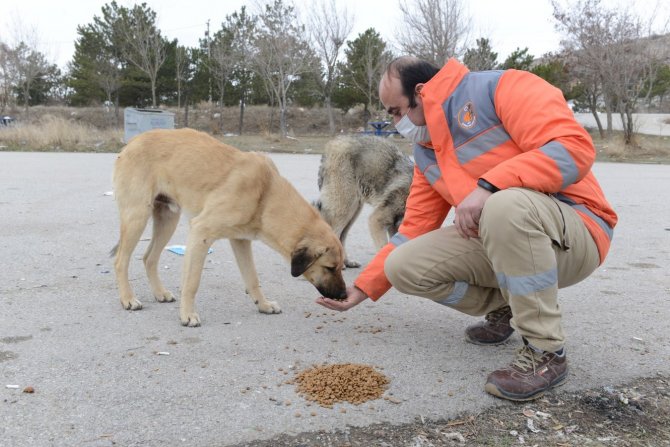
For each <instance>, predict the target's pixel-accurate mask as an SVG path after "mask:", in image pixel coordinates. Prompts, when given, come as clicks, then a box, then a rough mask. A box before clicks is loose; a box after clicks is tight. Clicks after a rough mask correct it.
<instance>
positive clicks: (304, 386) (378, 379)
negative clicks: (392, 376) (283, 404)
mask: <svg viewBox="0 0 670 447" xmlns="http://www.w3.org/2000/svg"><path fill="white" fill-rule="evenodd" d="M293 382H294V383H295V384H296V388H297V391H298V393H300V394H302V395H303V396H304V397H305V399H307V400H309V401H312V402H316V403H318V404H319V405H321V406H323V407H327V408H332V407H333V404H334V403H336V402H350V403H352V404H355V405H359V404H361V403H363V402H367V401H369V400H374V399H378V398H380V397H381V396H382V394H384V391H385V390H386V388H387V386H388V384H389V380H388V379H387V378H386V376H384V375H383V374H381V373H379V372H377V371H375V369H374V368H372V367H371V366H368V365H360V364H355V363H341V364H335V365H318V366H313V367H312V368H309V369H307V370H304V371H302V372H300V373H299V374H298V375H297V376H296V377H295V379H294V380H293Z"/></svg>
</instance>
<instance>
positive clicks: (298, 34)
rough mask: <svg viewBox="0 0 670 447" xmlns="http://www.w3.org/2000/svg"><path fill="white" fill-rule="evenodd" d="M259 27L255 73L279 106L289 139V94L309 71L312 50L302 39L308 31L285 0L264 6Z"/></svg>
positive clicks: (284, 134)
mask: <svg viewBox="0 0 670 447" xmlns="http://www.w3.org/2000/svg"><path fill="white" fill-rule="evenodd" d="M259 25H260V29H259V33H258V35H257V38H256V48H257V49H258V55H257V57H256V58H255V64H256V70H257V72H258V74H259V75H260V76H261V77H262V78H263V80H264V82H265V86H266V88H267V89H268V91H269V92H270V93H271V94H272V97H273V98H274V99H276V100H277V102H278V104H279V127H280V131H281V134H282V136H284V137H286V136H287V135H288V124H287V120H286V116H287V109H288V102H289V99H290V90H291V87H292V85H293V84H294V82H295V81H297V80H298V79H299V77H300V75H301V74H303V73H305V72H307V71H308V70H309V69H310V67H309V61H310V60H312V59H311V58H310V47H309V45H308V44H307V42H306V41H305V39H304V38H303V35H304V34H305V27H304V26H303V25H302V24H300V23H299V21H298V18H297V17H296V14H295V9H294V7H293V6H290V5H284V3H282V0H274V3H273V4H272V5H266V6H265V9H264V11H263V12H262V13H261V14H260V15H259Z"/></svg>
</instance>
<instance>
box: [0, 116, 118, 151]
mask: <svg viewBox="0 0 670 447" xmlns="http://www.w3.org/2000/svg"><path fill="white" fill-rule="evenodd" d="M122 139H123V132H122V131H120V130H116V129H106V130H101V129H98V128H95V127H93V126H92V125H90V124H87V123H81V122H75V121H70V120H67V119H65V118H63V117H61V116H55V115H49V114H45V115H43V116H41V117H40V119H39V120H38V121H37V122H34V123H28V124H19V125H12V126H9V127H6V128H2V129H0V149H2V150H14V151H51V152H58V151H67V152H110V151H116V150H118V148H119V147H120V146H121V145H122V144H123V141H122Z"/></svg>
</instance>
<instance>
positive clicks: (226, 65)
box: [206, 24, 234, 132]
mask: <svg viewBox="0 0 670 447" xmlns="http://www.w3.org/2000/svg"><path fill="white" fill-rule="evenodd" d="M233 38H234V34H233V31H232V30H231V29H230V28H229V27H227V26H226V25H225V24H224V25H223V28H222V29H221V30H220V31H218V32H217V33H216V34H215V35H214V39H213V41H212V44H211V46H210V52H209V57H208V58H207V62H206V64H207V65H208V67H209V72H210V73H211V74H212V76H213V77H214V79H215V81H216V86H217V90H218V92H219V100H218V104H219V131H221V132H223V111H224V97H225V90H226V84H227V83H228V81H229V80H230V75H231V73H232V72H233V68H234V65H233V46H232V41H233Z"/></svg>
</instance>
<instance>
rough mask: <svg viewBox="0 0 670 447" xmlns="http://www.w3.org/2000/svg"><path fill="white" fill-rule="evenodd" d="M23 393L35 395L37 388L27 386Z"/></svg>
mask: <svg viewBox="0 0 670 447" xmlns="http://www.w3.org/2000/svg"><path fill="white" fill-rule="evenodd" d="M23 392H24V393H28V394H33V393H34V392H35V388H33V387H31V386H27V387H25V388H24V389H23Z"/></svg>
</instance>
